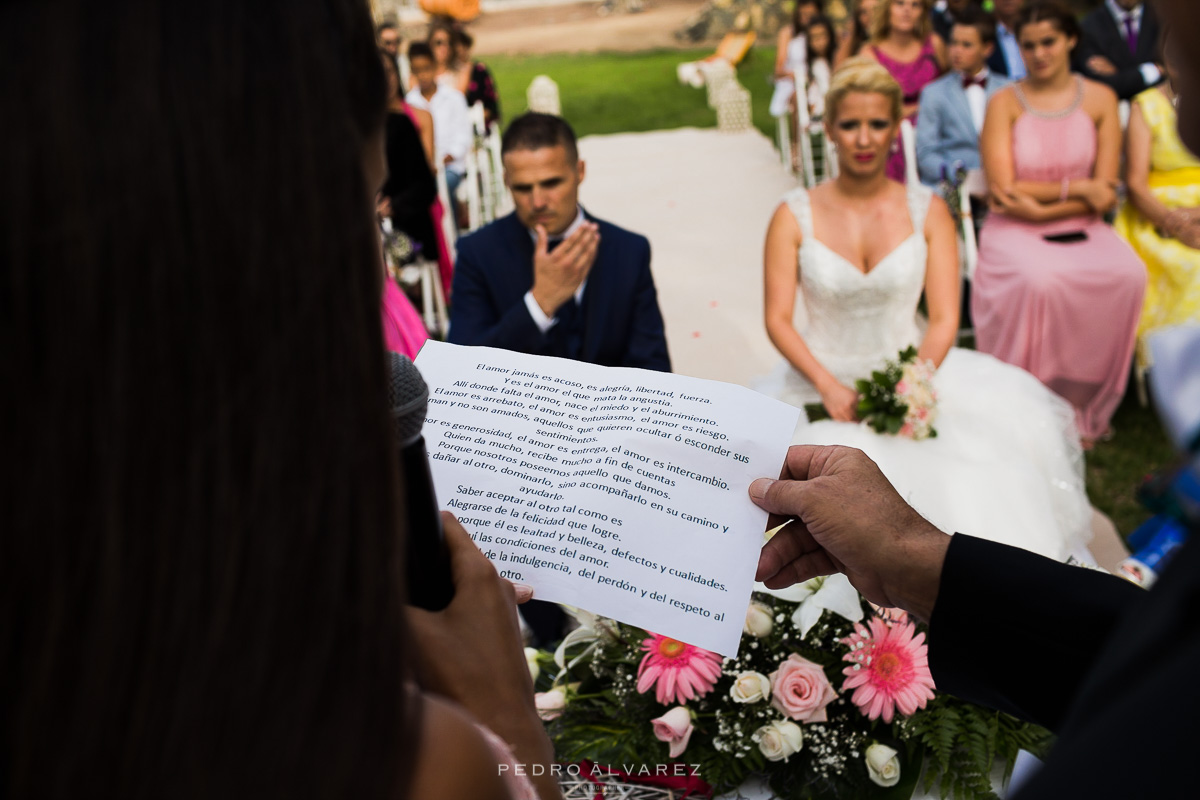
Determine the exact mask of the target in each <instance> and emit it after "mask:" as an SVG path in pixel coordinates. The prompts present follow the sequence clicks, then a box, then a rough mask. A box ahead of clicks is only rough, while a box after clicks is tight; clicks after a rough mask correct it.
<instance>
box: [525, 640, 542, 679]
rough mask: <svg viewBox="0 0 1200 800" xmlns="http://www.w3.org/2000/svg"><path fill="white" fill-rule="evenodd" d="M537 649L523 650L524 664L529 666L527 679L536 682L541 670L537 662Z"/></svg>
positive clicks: (527, 648) (528, 648)
mask: <svg viewBox="0 0 1200 800" xmlns="http://www.w3.org/2000/svg"><path fill="white" fill-rule="evenodd" d="M537 656H538V649H537V648H536V647H526V648H525V663H526V664H528V665H529V679H530V680H533V681H536V680H537V679H538V675H541V674H542V668H541V667H539V666H538V662H537Z"/></svg>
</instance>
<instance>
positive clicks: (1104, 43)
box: [1072, 4, 1161, 100]
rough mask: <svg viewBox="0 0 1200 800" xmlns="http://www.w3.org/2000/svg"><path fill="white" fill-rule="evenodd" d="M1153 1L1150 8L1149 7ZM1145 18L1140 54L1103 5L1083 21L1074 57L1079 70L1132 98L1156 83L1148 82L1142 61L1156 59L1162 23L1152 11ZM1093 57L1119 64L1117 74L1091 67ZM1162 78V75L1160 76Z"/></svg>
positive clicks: (1146, 61) (1119, 95)
mask: <svg viewBox="0 0 1200 800" xmlns="http://www.w3.org/2000/svg"><path fill="white" fill-rule="evenodd" d="M1149 7H1150V6H1149V4H1147V5H1146V8H1147V9H1149ZM1145 14H1146V16H1145V17H1143V21H1142V30H1141V32H1140V33H1139V34H1138V53H1137V55H1136V56H1135V55H1134V54H1133V53H1130V52H1129V46H1128V44H1126V42H1125V39H1124V35H1123V34H1122V33H1121V32H1120V31H1119V30H1118V29H1117V27H1116V22H1115V21H1114V20H1113V18H1112V15H1110V14H1109V13H1108V9H1107V8H1104V7H1101V8H1098V9H1096V10H1095V11H1093V12H1092V13H1091V14H1090V15H1088V17H1087V18H1086V19H1084V21H1083V25H1082V28H1083V40H1082V41H1081V42H1080V43H1079V46H1078V47H1077V48H1076V49H1075V56H1074V58H1073V59H1072V61H1073V64H1074V66H1075V69H1076V70H1078V71H1079V72H1081V73H1083V74H1084V75H1086V76H1087V77H1089V78H1091V79H1092V80H1095V81H1100V82H1101V83H1103V84H1106V85H1108V86H1109V87H1110V88H1111V89H1112V90H1113V91H1114V92H1116V93H1117V97H1119V98H1120V99H1122V100H1129V99H1130V98H1132V97H1134V96H1135V95H1138V94H1140V93H1141V92H1143V91H1145V90H1146V89H1149V88H1150V87H1151V86H1153V85H1155V84H1150V83H1146V78H1145V76H1143V75H1142V69H1141V66H1142V64H1145V63H1153V62H1154V60H1155V59H1154V52H1155V50H1156V49H1157V41H1158V25H1157V23H1156V21H1155V20H1154V17H1153V16H1152V14H1151V13H1150V12H1149V11H1146V12H1145ZM1092 56H1103V57H1104V58H1106V59H1108V60H1109V61H1110V62H1112V64H1113V65H1114V66H1115V67H1116V70H1117V71H1116V73H1115V74H1112V75H1102V74H1100V73H1098V72H1093V71H1092V70H1091V69H1089V68H1088V66H1087V62H1088V59H1090V58H1091V57H1092ZM1160 79H1161V78H1160Z"/></svg>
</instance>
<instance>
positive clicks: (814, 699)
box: [771, 653, 837, 722]
mask: <svg viewBox="0 0 1200 800" xmlns="http://www.w3.org/2000/svg"><path fill="white" fill-rule="evenodd" d="M835 698H837V692H835V691H834V690H833V686H832V685H831V684H830V683H829V679H828V678H826V677H825V670H824V669H823V668H822V667H821V665H820V664H814V663H813V662H811V661H809V660H808V659H807V658H805V657H804V656H801V655H798V654H796V653H792V654H791V655H790V656H788V658H787V660H786V661H784V662H783V663H782V664H780V665H779V669H777V670H775V671H774V672H772V673H771V705H772V706H774V707H775V708H776V709H778V710H779V711H781V712H782V713H783V714H785V715H787V716H789V717H791V718H792V719H794V720H798V721H799V722H826V721H827V719H828V718H827V717H826V715H825V706H827V705H829V704H830V703H831V702H833V700H834V699H835Z"/></svg>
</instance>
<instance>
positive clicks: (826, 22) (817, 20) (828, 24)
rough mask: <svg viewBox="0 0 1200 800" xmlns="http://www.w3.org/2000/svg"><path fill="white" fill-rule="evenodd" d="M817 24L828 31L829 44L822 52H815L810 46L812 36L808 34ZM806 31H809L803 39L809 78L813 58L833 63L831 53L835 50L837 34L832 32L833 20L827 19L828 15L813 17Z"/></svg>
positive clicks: (810, 76)
mask: <svg viewBox="0 0 1200 800" xmlns="http://www.w3.org/2000/svg"><path fill="white" fill-rule="evenodd" d="M818 25H820V26H822V27H823V28H825V30H826V31H827V32H828V33H829V44H827V45H826V46H825V52H824V53H817V52H815V51H814V50H813V46H812V36H811V35H810V34H811V32H812V29H813V28H815V27H817V26H818ZM808 31H809V33H808V34H806V40H805V43H804V45H805V47H806V48H807V50H808V70H809V78H810V79H811V78H812V65H813V62H814V61H815V60H817V59H818V58H823V59H825V60H826V61H828V62H829V63H830V65H832V64H833V54H834V52H835V51H836V50H837V35H836V34H835V33H834V27H833V22H832V21H831V20H830V19H829V17H826V16H820V17H813V19H812V22H810V23H808Z"/></svg>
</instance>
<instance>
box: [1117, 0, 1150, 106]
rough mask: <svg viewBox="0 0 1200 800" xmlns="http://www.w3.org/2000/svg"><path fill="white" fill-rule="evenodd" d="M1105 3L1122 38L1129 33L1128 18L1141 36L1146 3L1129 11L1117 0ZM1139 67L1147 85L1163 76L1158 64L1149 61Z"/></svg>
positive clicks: (1135, 31)
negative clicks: (1126, 24)
mask: <svg viewBox="0 0 1200 800" xmlns="http://www.w3.org/2000/svg"><path fill="white" fill-rule="evenodd" d="M1104 5H1105V6H1106V7H1107V8H1108V13H1109V14H1112V18H1113V20H1114V21H1115V22H1116V23H1117V30H1118V31H1119V32H1120V34H1121V39H1122V40H1124V39H1125V38H1126V37H1127V36H1128V34H1129V31H1128V29H1127V28H1126V27H1125V20H1126V19H1129V20H1132V22H1133V32H1134V33H1135V34H1137V35H1138V36H1141V34H1142V11H1143V10H1144V9H1145V5H1146V4H1145V3H1138V4H1137V5H1136V6H1134V7H1133V8H1132V9H1130V10H1129V11H1126V10H1125V9H1123V8H1121V7H1120V6H1119V5H1117V3H1116V0H1105V3H1104ZM1138 69H1139V70H1140V71H1141V73H1142V80H1144V81H1145V82H1146V85H1147V86H1153V85H1154V84H1156V83H1158V81H1159V80H1160V79H1161V78H1162V72H1160V71H1159V69H1158V66H1157V65H1156V64H1153V63H1151V62H1149V61H1148V62H1146V63H1145V64H1138Z"/></svg>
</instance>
